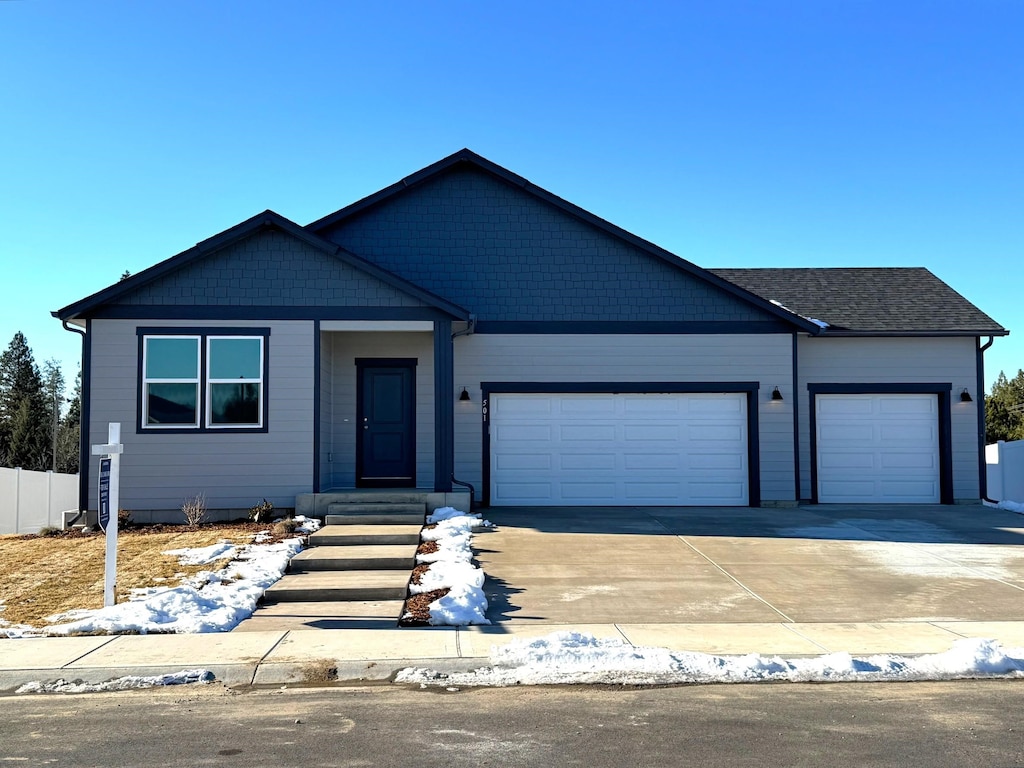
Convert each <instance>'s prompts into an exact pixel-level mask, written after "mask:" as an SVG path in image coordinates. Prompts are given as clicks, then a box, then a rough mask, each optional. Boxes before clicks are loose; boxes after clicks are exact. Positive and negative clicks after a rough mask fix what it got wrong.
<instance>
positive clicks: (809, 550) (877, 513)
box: [474, 505, 1024, 630]
mask: <svg viewBox="0 0 1024 768" xmlns="http://www.w3.org/2000/svg"><path fill="white" fill-rule="evenodd" d="M484 517H486V518H488V519H490V520H491V521H493V522H494V523H496V524H497V525H498V528H497V530H495V531H489V532H485V533H479V534H477V535H476V536H475V538H474V545H475V549H476V550H477V558H478V560H479V561H480V563H481V565H482V566H483V569H484V571H485V572H486V574H487V583H486V584H485V587H484V589H485V592H486V593H487V596H488V600H489V601H490V610H489V612H488V617H489V618H490V619H491V621H493V622H495V623H497V624H498V625H499V626H502V625H505V626H508V627H509V629H510V630H514V629H515V627H516V626H517V625H518V626H520V627H521V626H522V625H534V626H538V625H545V624H570V625H585V624H604V623H643V624H659V623H664V624H722V623H750V624H755V623H757V624H760V623H772V624H777V623H790V622H794V623H819V622H820V623H831V624H842V623H847V622H848V623H886V622H933V623H936V622H964V621H971V622H1006V621H1024V516H1021V515H1017V514H1014V513H1011V512H1005V511H1002V510H997V509H990V508H987V507H984V506H926V505H921V506H918V505H913V506H888V505H884V506H883V505H870V506H869V505H858V506H853V505H849V506H848V505H842V506H839V505H829V506H805V507H797V508H786V509H774V508H764V509H751V508H747V507H743V508H722V507H706V508H692V507H690V508H678V507H655V508H651V507H644V508H621V507H619V508H592V507H576V508H566V507H546V508H512V507H495V508H491V509H487V510H484Z"/></svg>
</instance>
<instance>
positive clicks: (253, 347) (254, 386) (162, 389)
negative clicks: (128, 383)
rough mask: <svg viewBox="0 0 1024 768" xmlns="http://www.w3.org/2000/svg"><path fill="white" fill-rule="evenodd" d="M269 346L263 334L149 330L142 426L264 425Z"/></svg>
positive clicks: (144, 350)
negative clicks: (177, 332)
mask: <svg viewBox="0 0 1024 768" xmlns="http://www.w3.org/2000/svg"><path fill="white" fill-rule="evenodd" d="M265 352H266V347H265V336H263V335H259V336H240V335H231V336H228V335H223V336H215V335H212V334H211V335H207V334H205V333H201V334H198V335H173V334H169V335H163V334H161V335H156V334H154V335H146V336H143V343H142V382H141V406H142V414H141V416H142V424H141V425H142V427H143V428H144V429H209V430H221V429H239V428H242V429H261V428H263V427H264V423H263V421H264V420H263V413H264V400H265V396H266V393H265V382H264V365H265V359H264V356H265ZM201 353H205V354H201Z"/></svg>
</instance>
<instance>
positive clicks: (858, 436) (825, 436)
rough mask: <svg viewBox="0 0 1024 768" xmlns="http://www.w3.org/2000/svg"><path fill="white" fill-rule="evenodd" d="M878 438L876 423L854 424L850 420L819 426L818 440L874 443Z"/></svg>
mask: <svg viewBox="0 0 1024 768" xmlns="http://www.w3.org/2000/svg"><path fill="white" fill-rule="evenodd" d="M875 438H876V435H875V425H873V424H852V423H849V422H845V421H844V422H835V423H832V422H829V423H827V424H821V423H820V422H819V426H818V440H819V441H823V440H824V441H828V442H829V443H831V442H836V443H842V442H844V441H845V442H851V443H872V442H874V440H875Z"/></svg>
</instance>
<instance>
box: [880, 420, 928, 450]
mask: <svg viewBox="0 0 1024 768" xmlns="http://www.w3.org/2000/svg"><path fill="white" fill-rule="evenodd" d="M879 436H880V437H881V438H882V440H885V441H891V442H897V443H912V444H914V445H929V446H930V445H931V444H932V443H935V442H936V437H937V430H936V429H935V428H934V427H932V425H931V424H914V423H909V424H908V423H902V424H882V425H881V426H880V427H879Z"/></svg>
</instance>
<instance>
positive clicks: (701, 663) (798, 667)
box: [395, 632, 1024, 687]
mask: <svg viewBox="0 0 1024 768" xmlns="http://www.w3.org/2000/svg"><path fill="white" fill-rule="evenodd" d="M490 662H491V665H490V666H487V667H482V668H479V669H476V670H474V671H472V672H445V671H442V670H437V669H429V668H425V667H416V668H409V669H404V670H402V671H400V672H399V673H398V674H397V675H396V677H395V682H396V683H419V684H420V686H421V687H428V686H444V687H453V686H455V687H460V686H465V687H480V686H490V687H503V686H512V685H579V684H589V685H672V684H684V683H690V684H693V683H753V682H777V681H788V682H801V683H806V682H860V683H863V682H897V681H898V682H906V681H925V680H955V679H961V678H977V677H1005V678H1024V648H1004V647H1003V646H1002V645H1001V644H1000V643H998V642H996V641H995V640H987V639H977V638H970V639H964V640H957V641H955V642H954V643H953V646H952V648H950V650H948V651H943V652H942V653H928V654H920V655H907V656H899V655H894V654H876V655H870V656H861V657H853V656H851V655H850V654H849V653H829V654H823V655H821V656H813V657H809V658H808V657H804V658H794V659H785V658H783V657H781V656H770V657H769V656H761V655H759V654H755V653H751V654H747V655H743V656H716V655H712V654H706V653H697V652H693V651H670V650H668V649H666V648H653V647H644V646H633V645H630V644H629V643H626V642H624V641H622V640H617V639H613V638H608V639H598V638H596V637H594V636H593V635H590V634H585V633H580V632H553V633H551V634H549V635H546V636H544V637H540V638H535V639H532V640H512V641H511V642H509V643H508V644H506V645H503V646H500V647H494V648H492V649H491V655H490Z"/></svg>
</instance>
